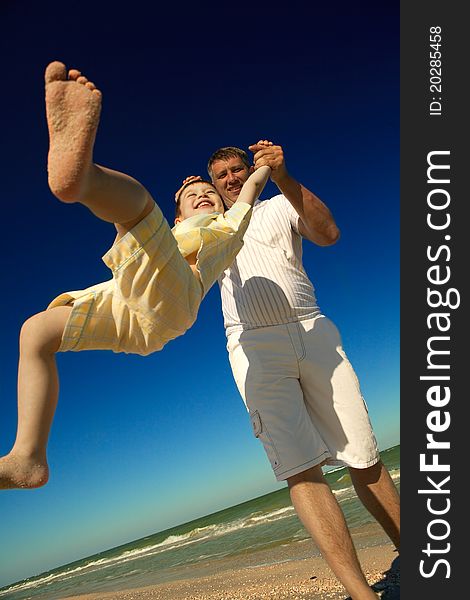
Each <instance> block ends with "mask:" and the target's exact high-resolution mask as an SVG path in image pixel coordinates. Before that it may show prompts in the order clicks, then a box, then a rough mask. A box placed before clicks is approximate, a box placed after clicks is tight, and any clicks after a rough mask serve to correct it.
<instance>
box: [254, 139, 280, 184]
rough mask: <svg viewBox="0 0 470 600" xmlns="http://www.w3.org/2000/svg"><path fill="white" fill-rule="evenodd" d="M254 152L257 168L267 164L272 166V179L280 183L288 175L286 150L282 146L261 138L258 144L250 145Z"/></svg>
mask: <svg viewBox="0 0 470 600" xmlns="http://www.w3.org/2000/svg"><path fill="white" fill-rule="evenodd" d="M248 148H249V150H251V152H253V154H254V156H253V162H254V166H255V169H259V168H260V167H262V166H264V165H266V166H268V167H270V168H271V179H272V181H274V183H276V184H279V183H281V182H282V180H283V179H285V178H286V177H287V176H288V173H287V169H286V163H285V162H284V152H283V150H282V147H281V146H275V145H274V144H273V143H272V142H270V141H268V140H259V142H258V143H257V144H252V145H251V146H249V147H248Z"/></svg>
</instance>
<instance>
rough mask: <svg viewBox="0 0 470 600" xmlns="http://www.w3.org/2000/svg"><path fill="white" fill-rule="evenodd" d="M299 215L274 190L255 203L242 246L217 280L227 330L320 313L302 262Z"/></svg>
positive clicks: (277, 323) (289, 320) (297, 319)
mask: <svg viewBox="0 0 470 600" xmlns="http://www.w3.org/2000/svg"><path fill="white" fill-rule="evenodd" d="M298 221H299V215H298V214H297V212H296V211H295V210H294V208H293V206H292V205H291V203H290V202H289V201H288V200H287V199H286V198H285V196H283V195H282V194H279V195H278V196H274V197H273V198H271V199H269V200H263V201H258V202H256V204H255V206H254V208H253V214H252V217H251V222H250V225H249V226H248V229H247V231H246V233H245V236H244V246H243V248H242V249H241V250H240V252H239V253H238V255H237V257H236V259H235V261H234V262H233V263H232V265H231V267H230V268H228V269H227V270H226V271H225V272H224V274H223V275H222V276H221V277H220V278H219V285H220V290H221V296H222V310H223V314H224V324H225V327H226V328H227V334H228V333H230V332H231V331H234V330H239V329H254V328H256V327H265V326H269V325H280V324H282V323H292V322H294V321H299V320H303V319H309V318H312V317H314V316H316V315H318V314H319V313H320V309H319V308H318V306H317V301H316V298H315V291H314V288H313V285H312V282H311V281H310V279H309V278H308V276H307V274H306V272H305V269H304V267H303V265H302V237H301V235H300V233H299V230H298Z"/></svg>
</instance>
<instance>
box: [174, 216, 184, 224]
mask: <svg viewBox="0 0 470 600" xmlns="http://www.w3.org/2000/svg"><path fill="white" fill-rule="evenodd" d="M182 220H183V219H182V218H181V217H175V225H178V223H181V221H182Z"/></svg>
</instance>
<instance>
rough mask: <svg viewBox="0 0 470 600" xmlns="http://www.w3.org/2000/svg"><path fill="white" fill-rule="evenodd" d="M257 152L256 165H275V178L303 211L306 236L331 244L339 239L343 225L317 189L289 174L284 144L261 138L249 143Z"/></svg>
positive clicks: (302, 228)
mask: <svg viewBox="0 0 470 600" xmlns="http://www.w3.org/2000/svg"><path fill="white" fill-rule="evenodd" d="M249 149H250V150H251V151H252V152H253V153H254V157H253V160H254V164H255V169H259V168H260V167H261V166H263V165H267V166H269V167H271V170H272V173H271V179H272V181H273V182H274V183H275V184H276V185H277V187H278V188H279V190H280V191H281V192H282V194H284V196H285V197H286V198H287V199H288V200H289V202H290V203H291V204H292V206H293V207H294V209H295V210H296V212H297V213H298V215H299V217H300V218H299V232H300V234H301V235H302V237H305V238H307V239H308V240H310V241H311V242H313V243H315V244H317V245H319V246H330V245H332V244H334V243H335V242H337V241H338V239H339V229H338V227H337V226H336V223H335V221H334V219H333V215H332V214H331V212H330V211H329V209H328V207H327V206H326V205H325V204H323V202H322V201H321V200H320V198H318V197H317V196H316V195H315V194H314V193H313V192H311V191H310V190H308V189H307V188H306V187H304V186H303V185H302V184H300V183H299V182H298V181H296V180H295V179H294V178H293V177H291V176H290V175H289V173H288V172H287V169H286V164H285V162H284V153H283V151H282V148H281V146H275V145H274V144H272V142H268V141H267V140H260V141H259V142H258V143H257V144H253V145H252V146H249Z"/></svg>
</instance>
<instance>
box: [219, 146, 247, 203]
mask: <svg viewBox="0 0 470 600" xmlns="http://www.w3.org/2000/svg"><path fill="white" fill-rule="evenodd" d="M250 171H251V169H250V168H249V167H247V166H246V165H245V163H244V162H243V161H242V159H241V158H238V157H236V158H227V159H225V160H216V161H215V162H213V163H212V181H213V183H214V185H215V187H216V189H217V191H218V192H219V194H220V195H221V196H222V198H223V200H224V202H225V205H226V206H227V207H228V208H230V207H231V206H232V205H233V204H234V203H235V202H236V200H237V198H238V195H239V194H240V191H241V189H242V186H243V184H244V183H245V181H246V180H247V179H248V177H249V175H250Z"/></svg>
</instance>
